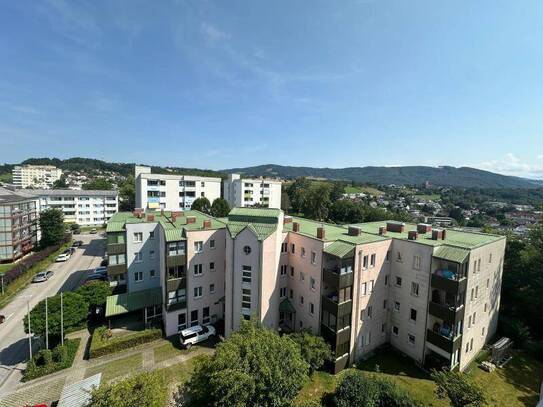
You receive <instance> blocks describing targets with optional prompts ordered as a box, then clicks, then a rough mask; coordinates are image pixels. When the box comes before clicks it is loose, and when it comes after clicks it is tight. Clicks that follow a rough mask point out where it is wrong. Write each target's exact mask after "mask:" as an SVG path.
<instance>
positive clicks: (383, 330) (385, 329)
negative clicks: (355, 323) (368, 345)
mask: <svg viewBox="0 0 543 407" xmlns="http://www.w3.org/2000/svg"><path fill="white" fill-rule="evenodd" d="M386 333H387V324H381V334H382V335H386Z"/></svg>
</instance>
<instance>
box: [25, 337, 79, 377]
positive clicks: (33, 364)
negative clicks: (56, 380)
mask: <svg viewBox="0 0 543 407" xmlns="http://www.w3.org/2000/svg"><path fill="white" fill-rule="evenodd" d="M79 342H81V339H80V338H77V339H68V340H67V341H65V342H64V346H62V345H58V346H57V347H55V348H54V349H53V351H51V350H48V349H43V350H41V351H39V352H38V353H37V354H35V355H34V356H33V357H32V359H30V360H29V361H28V363H27V365H26V369H25V371H24V373H23V381H25V382H26V381H28V380H32V379H36V378H38V377H41V376H45V375H48V374H51V373H54V372H58V371H59V370H62V369H67V368H69V367H71V366H72V364H73V362H74V358H75V354H76V353H77V349H78V348H79Z"/></svg>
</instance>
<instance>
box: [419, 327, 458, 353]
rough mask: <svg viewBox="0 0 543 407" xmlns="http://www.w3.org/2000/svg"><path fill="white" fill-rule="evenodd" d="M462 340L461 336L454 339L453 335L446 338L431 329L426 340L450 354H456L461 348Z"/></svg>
mask: <svg viewBox="0 0 543 407" xmlns="http://www.w3.org/2000/svg"><path fill="white" fill-rule="evenodd" d="M460 338H461V336H460V335H459V336H457V337H456V338H453V337H452V335H450V336H445V335H442V334H441V333H439V332H434V331H432V330H431V329H428V330H427V332H426V340H427V341H428V342H430V343H431V344H432V345H434V346H437V347H438V348H439V349H442V350H444V351H445V352H447V353H450V354H452V353H454V352H456V350H457V349H458V348H460V345H461V340H460Z"/></svg>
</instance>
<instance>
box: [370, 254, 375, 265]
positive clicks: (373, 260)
mask: <svg viewBox="0 0 543 407" xmlns="http://www.w3.org/2000/svg"><path fill="white" fill-rule="evenodd" d="M370 267H375V253H373V254H372V255H371V257H370Z"/></svg>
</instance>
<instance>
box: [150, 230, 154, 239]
mask: <svg viewBox="0 0 543 407" xmlns="http://www.w3.org/2000/svg"><path fill="white" fill-rule="evenodd" d="M154 238H155V232H154V231H151V232H149V239H151V240H153V239H154Z"/></svg>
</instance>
